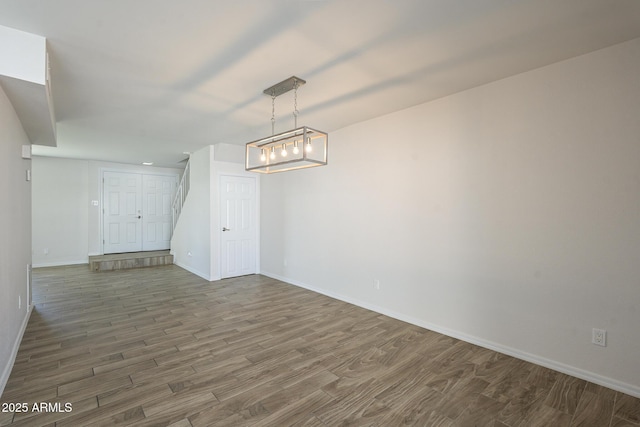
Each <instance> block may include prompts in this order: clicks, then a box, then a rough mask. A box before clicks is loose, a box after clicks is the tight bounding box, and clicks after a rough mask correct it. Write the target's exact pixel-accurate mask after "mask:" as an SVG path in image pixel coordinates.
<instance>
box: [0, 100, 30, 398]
mask: <svg viewBox="0 0 640 427" xmlns="http://www.w3.org/2000/svg"><path fill="white" fill-rule="evenodd" d="M23 144H29V139H28V138H27V135H26V133H25V131H24V129H23V128H22V125H21V124H20V121H19V120H18V116H17V115H16V113H15V110H14V109H13V107H12V105H11V103H10V102H9V100H8V98H7V96H6V94H5V93H4V90H2V88H1V87H0V195H1V197H2V203H1V206H2V208H1V209H0V296H1V297H0V395H2V391H3V390H4V386H5V384H6V382H7V380H8V378H9V374H10V373H11V368H12V367H13V362H14V360H15V355H16V352H17V350H18V346H19V345H20V340H21V339H22V334H23V332H24V328H25V327H26V322H27V320H28V318H29V317H28V313H29V311H28V310H29V308H28V307H27V289H28V281H27V268H28V265H29V264H31V183H30V182H27V181H26V172H25V171H26V170H27V169H30V168H31V161H30V160H23V159H22V157H21V155H22V145H23ZM19 301H20V302H19ZM19 305H20V306H19Z"/></svg>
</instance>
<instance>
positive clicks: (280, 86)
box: [262, 76, 306, 97]
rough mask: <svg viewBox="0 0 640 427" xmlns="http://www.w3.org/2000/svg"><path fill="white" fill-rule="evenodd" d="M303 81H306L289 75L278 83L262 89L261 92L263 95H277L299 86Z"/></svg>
mask: <svg viewBox="0 0 640 427" xmlns="http://www.w3.org/2000/svg"><path fill="white" fill-rule="evenodd" d="M305 83H306V81H305V80H302V79H301V78H300V77H296V76H291V77H289V78H288V79H286V80H283V81H281V82H280V83H276V84H274V85H273V86H271V87H268V88H266V89H265V90H263V91H262V93H264V94H265V95H269V96H276V97H277V96H280V95H282V94H283V93H287V92H289V91H290V90H293V89H296V88H299V87H300V86H302V85H303V84H305Z"/></svg>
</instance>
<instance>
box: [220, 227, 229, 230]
mask: <svg viewBox="0 0 640 427" xmlns="http://www.w3.org/2000/svg"><path fill="white" fill-rule="evenodd" d="M222 231H231V229H230V228H227V227H222Z"/></svg>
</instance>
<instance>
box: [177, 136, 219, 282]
mask: <svg viewBox="0 0 640 427" xmlns="http://www.w3.org/2000/svg"><path fill="white" fill-rule="evenodd" d="M212 163H213V146H206V147H204V148H202V149H200V150H198V151H196V152H195V153H192V154H191V156H190V159H189V170H190V188H189V194H187V197H186V199H185V203H184V205H183V206H182V212H181V214H180V217H179V218H178V223H177V224H176V227H175V229H174V230H173V236H172V238H171V254H172V255H173V262H174V263H175V264H176V265H179V266H180V267H182V268H184V269H185V270H188V271H190V272H192V273H194V274H196V275H198V276H200V277H202V278H205V279H207V280H212V278H211V219H210V213H211V179H210V176H211V164H212Z"/></svg>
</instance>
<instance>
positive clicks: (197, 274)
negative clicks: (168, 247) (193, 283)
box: [173, 260, 219, 282]
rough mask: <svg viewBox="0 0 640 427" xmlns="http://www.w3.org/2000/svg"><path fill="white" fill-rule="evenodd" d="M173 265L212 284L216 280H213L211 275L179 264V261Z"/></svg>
mask: <svg viewBox="0 0 640 427" xmlns="http://www.w3.org/2000/svg"><path fill="white" fill-rule="evenodd" d="M173 264H174V265H177V266H178V267H180V268H182V269H184V270H187V271H188V272H189V273H193V274H195V275H196V276H198V277H202V278H203V279H204V280H208V281H209V282H212V281H214V280H216V279H215V278H211V276H210V275H208V274H204V273H203V272H201V271H198V270H196V269H195V268H193V267H190V266H188V265H185V264H182V263H181V262H178V261H175V260H174V261H173ZM217 280H219V279H217Z"/></svg>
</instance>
